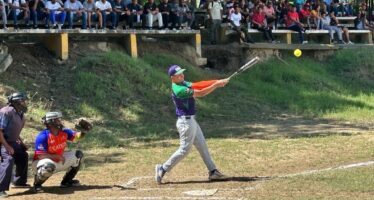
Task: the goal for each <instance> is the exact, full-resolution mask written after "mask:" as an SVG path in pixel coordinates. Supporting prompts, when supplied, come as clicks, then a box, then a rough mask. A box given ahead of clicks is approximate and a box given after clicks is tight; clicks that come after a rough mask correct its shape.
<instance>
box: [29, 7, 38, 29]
mask: <svg viewBox="0 0 374 200" xmlns="http://www.w3.org/2000/svg"><path fill="white" fill-rule="evenodd" d="M30 18H31V20H32V25H33V26H34V28H37V27H38V13H37V11H36V10H34V9H30Z"/></svg>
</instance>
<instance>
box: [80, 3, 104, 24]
mask: <svg viewBox="0 0 374 200" xmlns="http://www.w3.org/2000/svg"><path fill="white" fill-rule="evenodd" d="M83 8H84V10H85V11H86V13H87V24H88V28H89V29H92V28H93V27H92V19H93V18H97V19H98V21H99V24H100V27H99V28H100V29H101V28H102V27H101V25H102V24H103V17H102V16H101V12H97V11H96V9H95V3H94V0H86V1H85V2H84V3H83Z"/></svg>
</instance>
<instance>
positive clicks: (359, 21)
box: [355, 3, 374, 36]
mask: <svg viewBox="0 0 374 200" xmlns="http://www.w3.org/2000/svg"><path fill="white" fill-rule="evenodd" d="M366 9H367V7H366V4H365V3H363V4H362V5H361V7H360V8H359V11H358V13H357V18H356V19H355V27H356V29H357V30H366V29H368V30H370V31H371V34H372V36H374V35H373V34H374V26H373V25H371V24H370V23H369V22H368V20H367V18H366Z"/></svg>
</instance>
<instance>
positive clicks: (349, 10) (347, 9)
mask: <svg viewBox="0 0 374 200" xmlns="http://www.w3.org/2000/svg"><path fill="white" fill-rule="evenodd" d="M343 7H344V13H345V15H346V16H353V15H354V12H353V6H352V2H351V1H350V0H348V2H344V3H343Z"/></svg>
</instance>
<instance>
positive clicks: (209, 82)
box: [191, 80, 218, 90]
mask: <svg viewBox="0 0 374 200" xmlns="http://www.w3.org/2000/svg"><path fill="white" fill-rule="evenodd" d="M217 81H218V80H207V81H200V82H195V83H192V86H191V87H192V89H197V90H201V89H204V88H206V87H209V86H211V85H213V84H214V83H215V82H217Z"/></svg>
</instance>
